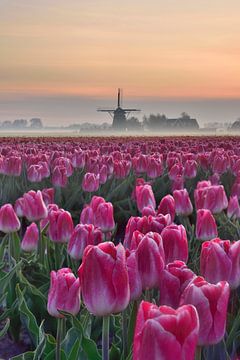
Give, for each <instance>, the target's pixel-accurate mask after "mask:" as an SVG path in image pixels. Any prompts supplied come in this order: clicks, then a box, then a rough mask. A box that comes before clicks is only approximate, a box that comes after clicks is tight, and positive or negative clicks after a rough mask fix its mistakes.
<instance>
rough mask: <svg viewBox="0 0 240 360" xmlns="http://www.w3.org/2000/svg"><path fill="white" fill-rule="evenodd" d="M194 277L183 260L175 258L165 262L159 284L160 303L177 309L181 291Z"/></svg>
mask: <svg viewBox="0 0 240 360" xmlns="http://www.w3.org/2000/svg"><path fill="white" fill-rule="evenodd" d="M195 277H196V275H195V274H194V272H193V271H192V270H190V269H189V268H188V267H187V265H186V264H185V263H184V262H183V261H179V260H175V261H174V262H172V263H169V264H167V266H166V268H165V269H164V270H163V272H162V275H161V279H160V284H159V290H160V305H167V306H171V307H172V308H174V309H177V308H178V307H179V302H180V298H181V295H182V293H183V291H184V290H185V288H186V287H187V285H188V284H189V283H190V282H191V281H192V280H193V279H194V278H195Z"/></svg>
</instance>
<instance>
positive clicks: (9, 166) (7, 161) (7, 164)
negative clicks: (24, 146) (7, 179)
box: [2, 156, 22, 176]
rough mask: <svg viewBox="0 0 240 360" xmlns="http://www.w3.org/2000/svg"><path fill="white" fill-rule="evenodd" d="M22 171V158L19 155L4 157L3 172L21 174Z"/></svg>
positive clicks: (5, 173)
mask: <svg viewBox="0 0 240 360" xmlns="http://www.w3.org/2000/svg"><path fill="white" fill-rule="evenodd" d="M21 172H22V159H21V157H19V156H10V157H5V158H4V159H3V164H2V174H4V175H9V176H20V175H21Z"/></svg>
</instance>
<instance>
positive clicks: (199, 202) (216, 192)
mask: <svg viewBox="0 0 240 360" xmlns="http://www.w3.org/2000/svg"><path fill="white" fill-rule="evenodd" d="M194 199H195V205H196V208H197V209H208V210H210V211H211V212H212V213H213V214H218V213H220V212H221V211H222V210H224V209H226V208H227V206H228V200H227V196H226V193H225V190H224V187H223V186H222V185H211V186H208V187H203V188H202V187H201V188H197V189H195V191H194Z"/></svg>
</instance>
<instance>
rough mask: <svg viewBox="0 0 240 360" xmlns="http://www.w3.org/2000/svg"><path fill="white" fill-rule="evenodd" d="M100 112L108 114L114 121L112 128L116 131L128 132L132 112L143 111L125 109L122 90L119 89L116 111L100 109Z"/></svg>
mask: <svg viewBox="0 0 240 360" xmlns="http://www.w3.org/2000/svg"><path fill="white" fill-rule="evenodd" d="M97 111H100V112H107V113H109V115H110V116H111V117H112V119H113V123H112V127H113V129H115V130H126V128H127V118H128V116H129V115H130V113H131V112H134V111H135V112H136V111H141V110H138V109H123V108H122V107H121V90H120V89H118V97H117V108H116V109H98V110H97Z"/></svg>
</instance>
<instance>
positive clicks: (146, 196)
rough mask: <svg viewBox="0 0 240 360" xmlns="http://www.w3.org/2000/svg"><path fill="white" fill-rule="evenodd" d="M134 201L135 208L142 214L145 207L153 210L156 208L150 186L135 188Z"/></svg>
mask: <svg viewBox="0 0 240 360" xmlns="http://www.w3.org/2000/svg"><path fill="white" fill-rule="evenodd" d="M135 193H136V200H137V207H138V210H139V212H140V213H142V212H143V209H144V208H145V207H150V208H152V209H153V210H154V209H155V208H156V201H155V197H154V194H153V191H152V187H151V185H148V184H146V185H140V186H136V190H135Z"/></svg>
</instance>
